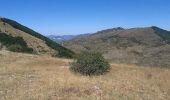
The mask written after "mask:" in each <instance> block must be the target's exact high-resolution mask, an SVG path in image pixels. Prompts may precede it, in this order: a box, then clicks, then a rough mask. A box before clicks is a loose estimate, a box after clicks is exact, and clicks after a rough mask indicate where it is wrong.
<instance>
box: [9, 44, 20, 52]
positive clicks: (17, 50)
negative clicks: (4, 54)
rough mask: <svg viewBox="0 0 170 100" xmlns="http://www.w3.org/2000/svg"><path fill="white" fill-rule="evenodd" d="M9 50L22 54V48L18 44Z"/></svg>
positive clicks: (11, 46)
mask: <svg viewBox="0 0 170 100" xmlns="http://www.w3.org/2000/svg"><path fill="white" fill-rule="evenodd" d="M7 48H8V50H10V51H13V52H21V51H22V46H21V45H18V44H13V45H10V46H8V47H7Z"/></svg>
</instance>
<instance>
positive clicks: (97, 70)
mask: <svg viewBox="0 0 170 100" xmlns="http://www.w3.org/2000/svg"><path fill="white" fill-rule="evenodd" d="M75 58H76V60H75V61H74V62H73V63H71V66H70V70H71V71H73V72H75V73H80V74H83V75H89V76H90V75H101V74H104V73H105V72H107V71H108V70H109V69H110V65H109V63H108V62H107V61H106V60H105V59H104V57H103V56H102V55H101V54H100V53H96V52H82V53H80V54H77V56H76V57H75Z"/></svg>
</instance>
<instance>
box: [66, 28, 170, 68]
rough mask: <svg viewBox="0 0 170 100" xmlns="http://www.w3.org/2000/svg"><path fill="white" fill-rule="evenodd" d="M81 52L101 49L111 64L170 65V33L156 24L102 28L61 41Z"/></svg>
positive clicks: (99, 50)
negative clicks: (86, 34)
mask: <svg viewBox="0 0 170 100" xmlns="http://www.w3.org/2000/svg"><path fill="white" fill-rule="evenodd" d="M64 46H65V47H67V48H69V49H71V50H73V51H75V52H80V51H84V50H88V51H89V50H91V51H98V52H101V53H102V54H103V55H104V56H105V58H106V59H108V60H109V61H111V62H114V63H129V64H139V65H145V66H147V65H148V66H165V67H170V32H169V31H166V30H163V29H161V28H158V27H155V26H153V27H145V28H131V29H123V28H121V27H118V28H113V29H107V30H102V31H99V32H97V33H94V34H90V35H88V36H86V37H77V38H74V39H72V40H69V41H66V42H64Z"/></svg>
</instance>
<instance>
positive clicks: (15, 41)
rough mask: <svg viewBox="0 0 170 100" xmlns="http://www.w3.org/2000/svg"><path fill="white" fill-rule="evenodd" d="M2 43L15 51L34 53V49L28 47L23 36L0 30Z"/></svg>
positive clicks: (0, 41)
mask: <svg viewBox="0 0 170 100" xmlns="http://www.w3.org/2000/svg"><path fill="white" fill-rule="evenodd" d="M0 43H1V44H2V45H4V46H6V47H7V49H8V50H10V51H13V52H26V53H33V49H32V48H29V47H28V45H27V43H26V42H25V41H24V39H23V38H22V37H13V36H11V35H7V34H5V33H1V32H0Z"/></svg>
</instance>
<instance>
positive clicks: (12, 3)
mask: <svg viewBox="0 0 170 100" xmlns="http://www.w3.org/2000/svg"><path fill="white" fill-rule="evenodd" d="M0 3H1V6H0V16H3V17H7V18H10V19H13V20H16V21H18V22H19V23H22V24H23V25H25V26H28V27H30V28H32V29H34V30H36V31H38V32H40V33H41V34H44V35H48V34H56V35H64V34H82V33H91V32H96V31H99V30H102V29H107V28H113V27H119V26H120V27H124V28H132V27H148V26H153V25H154V26H158V27H161V28H164V29H166V30H170V0H0Z"/></svg>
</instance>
